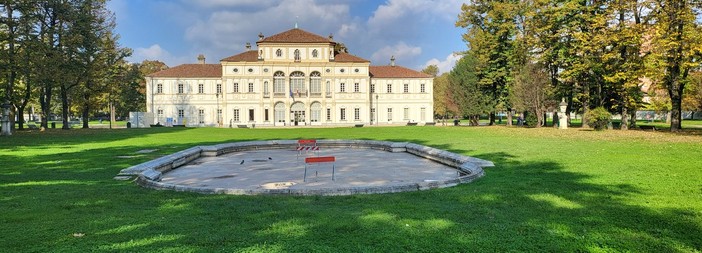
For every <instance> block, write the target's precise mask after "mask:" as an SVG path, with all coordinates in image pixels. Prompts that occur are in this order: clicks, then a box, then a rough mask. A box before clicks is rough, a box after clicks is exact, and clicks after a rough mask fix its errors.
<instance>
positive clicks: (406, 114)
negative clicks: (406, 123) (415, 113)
mask: <svg viewBox="0 0 702 253" xmlns="http://www.w3.org/2000/svg"><path fill="white" fill-rule="evenodd" d="M402 116H403V118H402V119H404V120H409V108H405V110H404V112H403V115H402Z"/></svg>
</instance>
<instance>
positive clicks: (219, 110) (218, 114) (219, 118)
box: [217, 109, 222, 125]
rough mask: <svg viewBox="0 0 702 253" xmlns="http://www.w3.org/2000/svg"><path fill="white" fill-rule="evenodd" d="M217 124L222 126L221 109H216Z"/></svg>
mask: <svg viewBox="0 0 702 253" xmlns="http://www.w3.org/2000/svg"><path fill="white" fill-rule="evenodd" d="M217 124H218V125H219V124H222V109H217Z"/></svg>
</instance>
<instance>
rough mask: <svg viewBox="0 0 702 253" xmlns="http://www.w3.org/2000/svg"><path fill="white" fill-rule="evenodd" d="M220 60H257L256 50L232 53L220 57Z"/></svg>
mask: <svg viewBox="0 0 702 253" xmlns="http://www.w3.org/2000/svg"><path fill="white" fill-rule="evenodd" d="M221 61H231V62H238V61H249V62H251V61H258V52H256V50H249V51H246V52H243V53H240V54H237V55H232V56H229V57H227V58H224V59H222V60H221Z"/></svg>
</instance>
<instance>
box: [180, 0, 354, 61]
mask: <svg viewBox="0 0 702 253" xmlns="http://www.w3.org/2000/svg"><path fill="white" fill-rule="evenodd" d="M291 13H299V14H300V15H299V16H296V15H292V14H291ZM349 20H351V18H350V13H349V6H348V5H344V4H333V3H332V4H330V3H326V2H323V3H319V4H317V3H315V2H314V1H313V0H301V1H283V2H281V3H280V4H278V5H272V6H270V7H269V8H262V9H258V10H254V11H243V10H239V9H234V8H224V9H223V10H218V11H215V12H211V14H208V15H206V16H204V17H200V18H198V19H194V20H192V21H191V25H189V26H188V27H187V29H186V32H185V38H186V40H187V41H189V42H190V43H191V44H192V47H193V48H198V49H209V51H211V54H213V55H214V56H215V57H221V58H224V57H227V56H230V55H233V54H237V53H240V52H242V51H243V50H244V45H245V44H246V43H247V42H249V43H251V44H252V46H255V42H256V41H257V40H258V37H257V35H258V34H259V32H262V33H263V34H264V35H265V36H271V35H273V34H276V33H279V32H283V31H285V30H288V29H291V28H293V26H294V24H295V23H298V24H299V27H300V28H301V29H304V30H307V31H310V32H313V33H317V34H321V35H323V36H324V35H326V34H327V33H331V32H334V31H336V30H337V29H339V27H342V28H343V25H342V24H344V23H346V22H347V21H349ZM343 29H353V27H347V28H343ZM221 58H220V59H221Z"/></svg>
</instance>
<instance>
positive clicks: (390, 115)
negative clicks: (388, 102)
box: [388, 108, 392, 121]
mask: <svg viewBox="0 0 702 253" xmlns="http://www.w3.org/2000/svg"><path fill="white" fill-rule="evenodd" d="M388 121H392V108H388Z"/></svg>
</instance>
